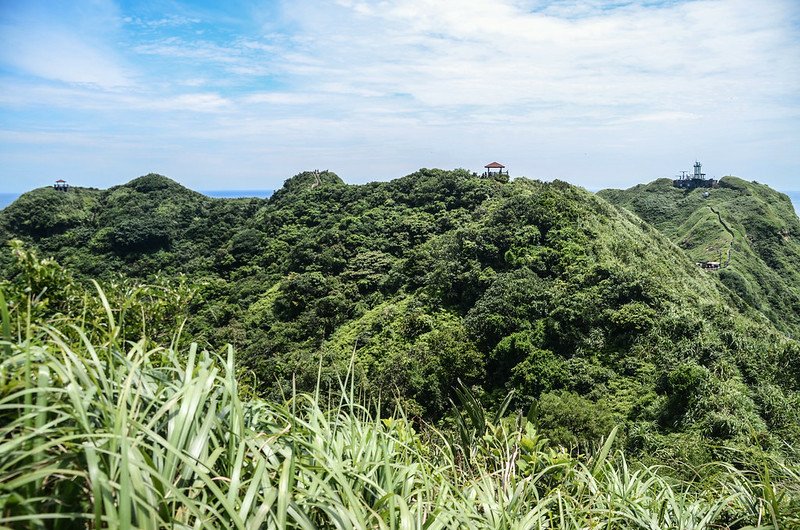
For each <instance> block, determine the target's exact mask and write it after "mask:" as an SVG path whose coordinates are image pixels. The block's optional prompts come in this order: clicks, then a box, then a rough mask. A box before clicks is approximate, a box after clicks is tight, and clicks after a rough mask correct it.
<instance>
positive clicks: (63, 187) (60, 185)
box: [53, 179, 69, 191]
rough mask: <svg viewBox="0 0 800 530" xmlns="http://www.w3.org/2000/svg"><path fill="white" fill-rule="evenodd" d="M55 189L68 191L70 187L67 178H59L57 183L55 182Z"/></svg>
mask: <svg viewBox="0 0 800 530" xmlns="http://www.w3.org/2000/svg"><path fill="white" fill-rule="evenodd" d="M53 189H54V190H56V191H67V190H68V189H69V184H67V181H66V180H63V179H58V180H57V181H56V183H55V184H53Z"/></svg>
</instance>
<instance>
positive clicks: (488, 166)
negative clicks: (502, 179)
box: [483, 162, 506, 169]
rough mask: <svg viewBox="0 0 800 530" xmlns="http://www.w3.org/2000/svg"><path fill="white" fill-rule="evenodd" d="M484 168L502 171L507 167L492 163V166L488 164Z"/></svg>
mask: <svg viewBox="0 0 800 530" xmlns="http://www.w3.org/2000/svg"><path fill="white" fill-rule="evenodd" d="M483 167H485V168H486V169H502V168H504V167H506V166H504V165H503V164H501V163H500V162H492V163H491V164H486V165H485V166H483Z"/></svg>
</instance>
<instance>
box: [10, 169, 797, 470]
mask: <svg viewBox="0 0 800 530" xmlns="http://www.w3.org/2000/svg"><path fill="white" fill-rule="evenodd" d="M715 192H716V190H715ZM752 215H753V216H754V217H757V216H758V212H754V213H753V214H752ZM0 225H1V226H2V239H3V240H10V239H15V238H16V239H21V240H22V241H23V242H24V244H25V245H29V246H31V247H33V248H36V249H38V251H39V252H40V253H43V254H45V255H48V256H53V257H55V258H56V259H57V260H58V261H59V262H61V263H63V264H65V265H66V266H67V267H68V269H70V270H72V271H73V272H74V274H75V275H76V276H77V278H78V279H79V280H86V279H88V278H99V279H103V280H106V281H114V282H116V283H118V284H119V283H122V284H124V283H125V282H126V281H131V279H136V280H147V281H149V282H151V283H155V284H158V285H161V284H164V283H165V282H166V283H172V284H179V285H180V286H182V288H185V289H186V292H187V293H189V292H192V293H194V294H193V295H192V296H191V297H189V294H186V295H185V296H186V298H185V299H183V301H182V303H185V304H188V305H187V307H188V309H189V321H188V323H187V326H186V333H187V334H189V335H191V336H192V337H194V338H195V339H196V340H201V341H205V342H207V343H208V344H212V345H219V344H222V343H225V342H230V343H231V344H233V346H234V347H235V349H236V350H237V351H238V352H239V359H240V363H241V370H242V371H241V377H242V381H243V382H246V386H248V387H250V388H252V389H253V390H255V391H257V392H258V393H259V394H260V395H262V396H265V397H267V398H270V397H271V398H277V397H278V396H280V395H281V394H282V393H285V392H287V391H288V390H289V389H291V388H292V387H293V386H294V387H296V388H299V389H313V388H314V386H315V385H316V383H317V381H318V378H320V377H321V382H322V384H323V385H330V386H333V387H336V386H337V385H338V382H337V377H340V376H342V375H343V374H344V373H346V372H347V371H348V369H350V370H351V371H352V377H351V381H353V382H354V384H355V385H356V388H358V389H359V391H363V392H365V393H367V394H369V395H372V396H380V398H381V400H382V403H383V406H384V409H386V410H389V409H391V407H392V406H393V405H394V404H396V403H399V404H401V405H402V407H403V410H404V411H406V413H407V414H409V415H410V416H411V417H412V418H416V419H417V420H418V421H444V422H445V423H446V422H447V421H449V420H447V414H446V413H447V411H448V410H449V409H450V399H454V398H455V394H454V393H453V389H454V388H456V387H458V384H459V383H458V382H459V380H461V381H463V382H464V383H465V384H466V385H468V386H470V387H471V388H472V389H473V391H474V392H475V393H476V395H477V396H478V398H479V399H480V400H482V401H483V402H484V403H485V404H486V405H487V407H491V406H492V405H493V404H498V403H499V402H500V401H502V399H503V398H504V397H505V396H506V394H507V393H508V391H510V390H513V391H514V397H513V401H512V404H511V406H512V409H522V410H526V411H527V410H530V411H531V414H532V416H531V417H532V418H534V419H535V423H536V425H537V426H538V427H539V428H540V429H541V430H542V432H544V433H546V434H547V436H549V437H550V438H551V440H553V442H554V443H557V444H563V445H565V446H568V447H570V446H571V447H576V444H581V445H582V446H583V447H586V444H587V443H589V442H592V441H596V440H597V439H599V438H600V437H601V436H603V435H605V434H607V433H608V432H610V431H611V429H612V428H613V426H614V425H617V424H620V425H622V426H623V429H622V431H621V432H620V436H619V437H618V440H619V441H620V443H623V444H625V445H627V446H628V447H629V448H630V449H631V450H632V451H634V452H635V453H636V454H639V455H647V456H649V457H652V458H654V459H655V460H657V461H660V462H680V463H684V464H685V463H689V464H691V463H701V462H705V461H709V460H711V459H714V458H723V459H729V458H730V455H731V453H730V451H732V450H737V449H736V448H739V449H741V450H745V451H752V450H753V448H760V449H762V450H767V451H778V452H783V451H785V450H786V447H787V446H786V445H784V442H788V443H789V444H790V446H791V444H794V443H797V441H798V440H800V418H799V417H798V411H799V410H800V344H798V342H796V341H794V340H792V339H791V338H789V337H787V335H786V334H785V333H783V332H781V331H780V329H776V324H777V321H775V322H771V321H770V320H769V319H767V318H764V317H763V316H762V314H761V313H760V312H757V311H755V310H754V309H753V308H752V307H751V306H750V305H749V304H748V303H746V302H745V299H743V297H742V296H740V295H737V294H735V293H734V292H732V291H731V290H729V289H727V288H725V287H724V286H723V285H722V284H721V283H720V281H719V278H718V277H717V275H713V274H708V273H706V272H704V271H701V270H700V269H698V268H697V267H696V266H695V264H694V261H693V260H694V259H695V257H694V256H691V257H690V256H687V253H686V252H685V251H684V250H683V249H681V248H680V246H676V245H674V244H673V243H671V242H670V240H669V239H668V238H667V237H666V236H664V235H662V234H661V233H660V232H659V231H657V230H656V229H655V228H653V227H651V226H650V225H648V224H647V223H645V222H644V221H642V220H641V219H640V218H638V217H636V216H634V215H632V214H630V213H627V212H625V211H621V210H619V209H617V208H615V207H614V206H612V205H611V204H609V203H608V202H606V201H605V200H603V199H602V198H599V197H597V196H594V195H592V194H590V193H588V192H586V191H584V190H582V189H580V188H576V187H574V186H571V185H569V184H566V183H563V182H558V181H556V182H553V183H542V182H538V181H531V180H526V179H516V180H514V181H512V182H509V183H503V182H497V181H494V180H489V179H481V178H477V177H474V176H473V175H472V174H471V173H469V172H466V171H462V170H456V171H443V170H427V169H423V170H420V171H418V172H416V173H414V174H411V175H408V176H406V177H403V178H400V179H396V180H393V181H390V182H380V183H371V184H366V185H361V186H354V185H347V184H345V183H344V182H343V181H342V180H341V179H340V178H339V177H337V176H336V175H334V174H332V173H323V174H322V176H321V184H320V185H315V178H314V176H313V174H311V173H302V174H299V175H297V176H295V177H292V178H291V179H289V180H287V181H286V183H285V184H284V186H283V188H282V189H280V190H278V191H277V192H276V193H275V194H274V196H272V197H271V198H270V199H240V200H222V199H209V198H207V197H204V196H202V195H199V194H197V193H194V192H192V191H190V190H187V189H186V188H183V187H181V186H179V185H178V184H176V183H174V182H172V181H170V180H169V179H167V178H165V177H161V176H158V175H148V176H145V177H141V178H139V179H135V180H133V181H132V182H130V183H128V184H126V185H124V186H118V187H115V188H111V189H109V190H87V189H76V190H70V191H69V192H67V193H59V192H55V191H53V190H49V189H41V190H35V191H33V192H31V193H28V194H26V195H24V196H22V197H21V198H20V199H19V200H18V201H17V202H16V203H15V204H13V205H12V206H10V207H8V208H7V209H6V210H4V211H3V212H0ZM792 230H794V229H793V228H789V232H788V233H787V237H789V238H792V237H794V236H795V232H792ZM768 243H769V241H768V240H765V241H763V242H761V243H760V245H761V246H760V247H759V248H761V249H762V251H763V252H764V253H767V252H769V251H768V250H767V249H768V248H769V244H768ZM734 255H735V254H734ZM777 259H778V258H776V260H777ZM781 259H782V258H781ZM2 260H3V261H2V265H1V266H2V268H3V276H4V277H6V278H10V279H13V278H16V277H19V275H20V274H21V272H22V271H21V267H22V265H20V264H19V263H15V262H14V261H13V259H12V257H11V255H10V253H8V252H6V253H4V254H3V258H2ZM731 270H732V269H731ZM786 281H787V282H789V281H794V280H792V279H791V278H788V277H787V279H786ZM796 285H800V281H799V282H798V283H796ZM181 296H184V295H181ZM186 300H190V301H189V302H186ZM781 329H785V328H781ZM351 359H352V362H353V366H352V368H349V366H350V363H351Z"/></svg>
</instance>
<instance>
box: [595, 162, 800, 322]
mask: <svg viewBox="0 0 800 530" xmlns="http://www.w3.org/2000/svg"><path fill="white" fill-rule="evenodd" d="M599 195H600V196H601V197H603V198H604V199H606V200H608V201H609V202H611V203H613V204H615V205H617V206H622V207H624V208H626V209H628V210H630V211H632V212H633V213H635V214H636V215H638V216H639V217H641V218H642V219H644V220H645V221H647V222H648V223H650V224H652V225H653V226H655V227H656V228H658V229H659V230H660V231H661V232H663V233H664V234H665V235H666V236H667V237H669V238H670V239H671V240H672V241H673V242H675V244H677V245H678V246H680V247H681V248H682V249H683V250H684V251H686V253H687V254H688V256H689V258H690V259H691V260H692V261H696V262H700V261H719V262H720V263H721V269H720V270H719V271H718V273H711V274H714V275H718V276H719V279H720V280H721V281H722V283H723V284H725V285H726V286H727V287H728V288H730V289H731V290H733V291H734V292H735V293H736V294H738V295H739V296H740V297H742V298H743V299H744V300H745V301H746V302H747V303H748V304H750V305H752V306H753V307H755V308H756V309H758V310H759V311H760V312H762V313H763V314H764V315H766V316H767V317H768V318H769V319H770V320H771V321H772V322H773V323H774V324H775V326H777V327H778V328H779V329H781V330H782V331H784V332H786V333H789V334H791V335H793V336H795V337H799V336H800V219H798V217H797V215H796V214H795V213H794V210H793V207H792V203H791V200H790V199H789V197H787V196H786V195H784V194H782V193H778V192H776V191H774V190H772V189H770V188H769V187H768V186H765V185H763V184H758V183H755V182H746V181H744V180H742V179H739V178H736V177H724V178H723V179H722V180H721V181H720V183H719V187H718V188H715V189H710V190H707V189H695V190H692V191H684V190H680V189H677V188H674V187H672V185H671V181H669V180H667V179H661V180H657V181H655V182H652V183H650V184H645V185H639V186H635V187H633V188H630V189H627V190H604V191H601V192H600V193H599Z"/></svg>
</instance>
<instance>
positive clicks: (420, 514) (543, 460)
mask: <svg viewBox="0 0 800 530" xmlns="http://www.w3.org/2000/svg"><path fill="white" fill-rule="evenodd" d="M16 258H17V260H18V262H19V267H20V269H21V270H22V271H23V272H22V273H21V274H19V275H17V276H15V277H14V278H13V280H12V281H5V282H3V284H2V290H1V291H0V292H2V294H3V295H2V296H0V317H1V320H2V337H1V339H2V340H0V525H3V526H5V527H11V528H102V527H109V528H241V529H244V528H247V529H250V528H281V529H282V528H345V529H350V528H427V529H436V528H448V529H449V528H464V529H468V528H469V529H472V528H492V529H501V528H503V529H504V528H509V529H511V528H520V529H521V528H609V529H622V528H647V529H660V528H674V529H684V528H685V529H703V528H745V527H758V528H776V529H778V528H797V527H800V518H798V515H797V514H798V513H800V468H799V467H798V466H797V465H796V464H795V463H792V461H790V460H783V459H776V458H775V457H774V456H770V455H769V454H767V453H766V452H760V453H758V454H759V456H758V463H757V464H753V462H755V460H754V459H753V458H752V456H753V455H751V458H748V459H747V460H748V463H746V464H741V465H736V464H735V463H720V462H717V463H709V464H705V465H703V466H700V467H697V468H695V469H694V470H693V471H694V473H693V474H691V476H690V477H689V478H686V479H679V478H676V477H675V476H673V474H672V473H670V472H669V470H668V469H665V468H662V467H659V466H653V465H644V464H641V463H633V462H631V461H629V459H628V458H626V455H625V454H624V453H623V452H621V451H616V450H614V449H613V442H614V440H615V437H616V436H617V432H618V431H617V429H616V428H614V429H612V430H611V431H610V432H608V433H606V434H607V436H606V437H605V439H604V440H599V439H598V440H596V444H595V445H593V447H592V448H591V450H587V451H584V452H576V451H575V450H574V449H575V448H574V447H572V448H565V447H561V446H559V445H558V444H554V443H552V442H550V441H548V440H547V439H545V438H544V437H543V436H542V435H541V433H540V432H539V431H538V430H537V425H536V424H537V421H538V420H537V413H536V410H535V407H534V408H532V409H531V410H530V411H529V412H528V413H527V414H526V415H523V414H522V413H520V412H515V411H514V410H513V408H510V407H509V404H510V403H511V400H509V399H507V400H504V401H503V403H502V405H501V406H500V407H499V408H498V410H496V411H493V412H492V413H490V412H489V411H487V410H486V409H485V408H484V406H483V405H481V404H480V402H479V401H478V400H477V399H476V397H475V396H474V395H473V392H472V391H471V390H470V389H469V388H467V387H464V386H461V387H460V388H459V389H457V391H456V396H457V399H456V401H455V402H456V404H455V405H454V408H453V409H452V411H451V412H450V413H449V414H448V415H447V417H448V418H449V419H450V423H449V425H451V427H443V428H442V429H436V428H434V427H432V426H431V425H429V424H426V423H424V422H420V421H413V420H412V419H410V418H408V417H406V416H405V415H404V414H403V411H402V409H400V408H398V409H395V410H394V412H393V414H391V415H387V414H385V413H383V412H381V411H382V410H384V407H381V406H379V405H378V404H376V403H370V402H369V401H368V400H365V399H364V398H363V397H360V396H358V395H357V391H356V386H355V385H354V384H353V383H354V382H353V379H352V378H351V377H350V376H348V375H347V373H343V374H341V375H342V379H341V380H340V384H339V391H338V392H333V393H329V392H326V391H324V390H323V389H321V388H319V387H317V389H316V391H315V392H312V393H302V392H295V391H294V390H293V389H292V388H285V389H284V390H285V391H286V398H285V399H284V400H281V401H266V400H263V399H260V398H257V397H254V396H253V395H252V390H251V389H252V387H254V386H256V385H244V384H242V383H240V381H247V380H249V379H248V378H247V377H243V375H242V374H240V373H238V371H237V368H236V365H235V363H234V357H233V356H234V354H233V350H232V349H231V348H227V350H226V351H225V352H224V353H223V354H216V353H214V352H209V351H206V350H202V349H200V348H198V347H197V345H196V344H194V343H192V342H191V338H190V337H187V336H185V334H184V332H183V331H182V324H183V323H184V321H185V319H186V317H187V305H186V303H184V302H185V300H186V296H187V291H186V290H185V288H184V286H181V285H175V284H169V283H161V284H158V285H138V284H135V283H128V284H106V285H105V286H104V288H103V289H101V288H100V287H99V286H98V285H95V287H93V288H91V289H84V288H82V287H80V286H78V285H76V284H75V283H73V282H71V281H69V277H68V275H67V273H66V272H65V271H64V270H63V269H61V268H60V267H59V266H58V265H57V264H56V263H54V262H52V261H51V260H40V259H38V258H37V257H36V256H35V255H33V254H31V253H29V252H27V251H25V250H24V249H22V248H21V247H17V248H16ZM157 342H162V344H161V345H159V344H157ZM320 366H321V364H318V369H319V367H320ZM350 374H352V367H351V371H350ZM248 386H249V387H250V388H248Z"/></svg>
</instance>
